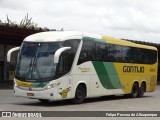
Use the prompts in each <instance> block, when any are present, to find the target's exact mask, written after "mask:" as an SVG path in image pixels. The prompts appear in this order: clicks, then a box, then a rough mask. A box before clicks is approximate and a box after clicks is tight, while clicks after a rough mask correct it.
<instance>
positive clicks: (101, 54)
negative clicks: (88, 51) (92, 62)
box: [96, 42, 107, 61]
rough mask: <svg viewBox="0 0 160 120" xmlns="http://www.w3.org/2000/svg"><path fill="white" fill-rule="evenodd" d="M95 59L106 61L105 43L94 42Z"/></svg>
mask: <svg viewBox="0 0 160 120" xmlns="http://www.w3.org/2000/svg"><path fill="white" fill-rule="evenodd" d="M96 60H97V61H107V48H106V44H105V43H101V42H96Z"/></svg>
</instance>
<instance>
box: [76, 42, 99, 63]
mask: <svg viewBox="0 0 160 120" xmlns="http://www.w3.org/2000/svg"><path fill="white" fill-rule="evenodd" d="M95 50H96V49H95V42H94V41H90V40H84V41H83V45H82V49H81V53H80V56H79V60H78V65H79V64H81V63H83V62H86V61H95V60H96V51H95Z"/></svg>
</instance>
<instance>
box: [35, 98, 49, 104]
mask: <svg viewBox="0 0 160 120" xmlns="http://www.w3.org/2000/svg"><path fill="white" fill-rule="evenodd" d="M38 100H39V101H40V102H42V103H48V102H49V100H46V99H38Z"/></svg>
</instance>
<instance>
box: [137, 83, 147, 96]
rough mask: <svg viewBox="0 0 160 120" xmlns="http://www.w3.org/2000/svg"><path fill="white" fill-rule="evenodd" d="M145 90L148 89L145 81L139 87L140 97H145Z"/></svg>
mask: <svg viewBox="0 0 160 120" xmlns="http://www.w3.org/2000/svg"><path fill="white" fill-rule="evenodd" d="M145 91H146V86H145V83H142V84H141V86H140V88H139V92H138V97H143V95H144V92H145Z"/></svg>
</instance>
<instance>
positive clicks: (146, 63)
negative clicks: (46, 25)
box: [7, 31, 158, 103]
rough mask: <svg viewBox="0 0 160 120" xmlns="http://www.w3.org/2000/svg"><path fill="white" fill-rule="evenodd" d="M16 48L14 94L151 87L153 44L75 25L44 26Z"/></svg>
mask: <svg viewBox="0 0 160 120" xmlns="http://www.w3.org/2000/svg"><path fill="white" fill-rule="evenodd" d="M16 50H19V54H18V58H17V63H16V69H15V78H14V94H15V95H16V96H20V97H26V98H32V99H38V100H40V101H42V102H47V101H50V100H63V99H72V100H73V101H74V102H75V103H82V102H83V101H84V99H85V98H91V97H99V96H106V95H117V94H130V96H131V97H133V98H136V97H142V96H143V95H144V93H145V92H152V91H154V90H155V87H156V82H157V67H158V59H157V49H156V48H155V47H152V46H146V45H140V44H136V43H133V42H129V41H125V40H121V39H116V38H112V37H108V36H102V35H95V34H89V33H82V32H74V31H50V32H42V33H37V34H34V35H30V36H28V37H26V38H25V39H24V41H23V43H22V45H21V47H16V48H13V49H11V50H9V51H8V54H7V60H8V61H10V58H11V53H12V52H14V51H16Z"/></svg>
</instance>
